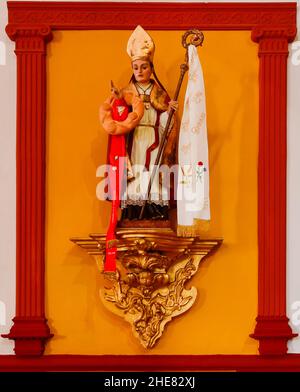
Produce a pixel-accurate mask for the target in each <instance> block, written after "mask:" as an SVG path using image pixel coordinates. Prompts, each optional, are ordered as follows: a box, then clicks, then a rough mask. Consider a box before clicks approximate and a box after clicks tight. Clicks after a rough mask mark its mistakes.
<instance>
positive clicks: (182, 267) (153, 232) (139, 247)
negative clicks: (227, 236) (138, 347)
mask: <svg viewBox="0 0 300 392" xmlns="http://www.w3.org/2000/svg"><path fill="white" fill-rule="evenodd" d="M116 237H117V239H116V246H117V271H116V273H105V274H104V276H105V279H106V282H107V286H108V287H103V288H102V289H101V290H100V297H101V300H102V302H103V304H104V305H105V307H106V308H107V309H109V310H110V311H111V312H113V313H115V314H117V315H118V316H121V317H123V318H124V319H125V320H126V321H128V322H129V323H130V324H131V326H132V330H133V333H134V335H135V336H136V337H137V338H138V339H139V340H140V342H141V344H142V345H143V346H144V347H145V348H152V347H153V346H154V345H155V343H156V342H157V341H158V339H159V338H160V337H161V335H162V333H163V331H164V328H165V325H166V324H167V323H168V322H169V321H171V320H172V318H173V317H176V316H178V315H180V314H183V313H185V312H186V311H187V310H188V309H190V308H191V306H192V305H193V303H194V302H195V299H196V297H197V289H196V288H195V287H191V288H190V289H186V288H185V283H186V282H187V281H188V280H190V279H191V277H192V276H193V275H194V274H195V273H196V272H197V270H198V268H199V265H200V262H201V261H202V260H203V259H204V258H205V257H206V256H208V255H210V254H211V253H212V252H213V251H215V250H216V249H217V248H218V247H219V246H220V245H221V243H222V239H201V238H199V237H196V238H191V237H177V236H176V234H175V233H174V232H173V231H172V230H171V229H170V228H119V229H118V230H117V232H116ZM105 240H106V234H90V236H89V237H88V238H71V241H73V242H74V243H75V244H77V245H79V246H80V247H81V248H83V249H85V250H86V251H87V252H88V254H90V255H92V256H94V257H95V259H96V262H97V264H98V266H99V269H100V270H101V271H103V260H104V256H105Z"/></svg>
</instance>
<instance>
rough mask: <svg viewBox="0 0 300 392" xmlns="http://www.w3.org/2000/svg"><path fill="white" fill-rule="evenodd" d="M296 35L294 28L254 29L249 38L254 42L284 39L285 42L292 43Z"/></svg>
mask: <svg viewBox="0 0 300 392" xmlns="http://www.w3.org/2000/svg"><path fill="white" fill-rule="evenodd" d="M296 34H297V30H296V28H292V27H291V28H287V27H282V28H281V27H278V28H272V29H270V28H269V27H255V28H254V29H253V30H252V32H251V38H252V41H254V42H258V43H259V42H260V41H261V40H263V39H273V40H276V39H284V40H286V41H287V42H293V41H294V39H295V37H296Z"/></svg>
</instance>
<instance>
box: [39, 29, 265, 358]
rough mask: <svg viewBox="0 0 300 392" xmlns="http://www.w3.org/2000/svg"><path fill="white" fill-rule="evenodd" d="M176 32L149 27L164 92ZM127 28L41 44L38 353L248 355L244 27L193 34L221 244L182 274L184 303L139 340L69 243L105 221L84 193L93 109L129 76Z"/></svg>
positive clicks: (99, 152)
mask: <svg viewBox="0 0 300 392" xmlns="http://www.w3.org/2000/svg"><path fill="white" fill-rule="evenodd" d="M182 33H183V32H178V31H172V32H158V31H153V32H151V36H152V37H153V39H154V40H155V42H156V53H155V60H154V63H155V68H156V72H157V74H158V75H159V78H160V80H161V81H162V83H163V84H164V85H165V86H166V88H167V89H168V91H169V93H170V95H171V96H172V94H173V93H174V90H175V87H176V84H177V79H178V75H179V65H180V63H181V62H182V60H183V57H184V51H183V48H182V47H181V44H180V42H181V35H182ZM129 35H130V32H129V31H72V32H71V31H64V32H60V31H58V32H55V33H54V40H53V41H52V42H51V43H50V44H49V56H48V57H47V61H48V104H47V105H48V109H47V145H48V147H47V218H46V233H47V234H46V263H47V267H46V292H47V298H46V303H47V317H48V319H49V323H50V327H51V329H52V332H54V334H55V337H54V338H53V339H51V341H50V342H49V344H48V345H47V349H46V353H47V354H62V353H66V354H71V353H72V354H148V353H149V354H255V353H256V352H257V343H256V341H254V340H252V339H251V338H249V336H248V335H249V334H250V333H251V332H252V331H253V329H254V324H255V322H254V320H255V317H256V309H257V207H256V206H257V153H258V59H257V47H256V45H255V44H254V43H252V42H251V39H250V33H249V32H221V31H220V32H205V41H204V44H203V48H201V49H199V53H200V55H201V61H202V66H203V71H204V76H205V82H206V94H207V119H208V132H209V154H210V170H211V171H210V175H211V210H212V220H211V225H210V229H209V232H208V233H205V236H212V237H213V236H215V237H223V238H224V244H223V246H222V247H221V249H219V251H218V252H217V253H216V254H215V255H214V256H213V257H211V258H209V259H207V260H206V261H205V262H204V263H203V264H202V266H201V267H200V270H199V271H198V273H197V275H196V276H195V277H194V278H193V280H192V284H193V285H194V286H196V287H197V288H198V298H197V300H196V303H195V304H194V306H193V308H192V309H191V310H189V311H188V312H187V313H185V314H184V315H182V316H180V317H178V318H176V319H175V320H173V321H172V322H171V323H170V324H168V326H167V328H166V331H165V333H164V335H163V337H162V338H161V340H160V342H159V343H158V345H157V347H155V348H154V349H152V350H150V351H147V350H145V349H143V348H142V346H141V345H140V343H139V342H138V341H137V340H136V339H135V338H134V337H133V335H132V333H131V327H130V326H129V324H127V323H125V322H124V321H123V320H122V319H119V318H118V317H117V316H114V315H113V314H110V313H109V312H108V311H107V310H106V309H105V308H104V306H103V305H102V304H101V302H100V299H99V295H98V291H99V288H100V277H99V272H98V270H97V267H96V265H95V262H94V260H93V258H92V257H91V256H88V255H86V253H85V252H84V251H83V250H81V249H80V248H78V247H77V246H75V245H73V244H72V243H71V242H70V241H69V238H70V237H74V236H87V235H88V234H89V233H92V232H103V231H105V228H106V227H107V223H108V218H109V209H110V204H109V203H108V202H104V201H99V200H97V199H96V195H95V190H96V185H97V183H98V182H99V178H96V175H95V174H96V168H97V167H98V166H99V165H100V164H103V163H105V160H106V144H107V136H106V134H105V133H104V131H103V130H102V129H101V128H100V126H99V122H98V107H99V104H100V103H101V102H102V101H103V100H104V99H105V98H106V96H107V95H108V93H109V86H110V80H111V79H113V81H114V82H115V84H116V85H117V86H123V85H125V84H126V83H127V81H128V80H129V78H130V75H131V72H130V62H129V58H128V56H127V54H126V44H127V39H128V37H129ZM170 48H172V50H170ZM184 87H185V86H184ZM183 91H184V90H182V94H181V99H180V103H181V108H182V101H183V98H184V94H183Z"/></svg>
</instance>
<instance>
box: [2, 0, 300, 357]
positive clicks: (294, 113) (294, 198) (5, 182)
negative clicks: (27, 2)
mask: <svg viewBox="0 0 300 392" xmlns="http://www.w3.org/2000/svg"><path fill="white" fill-rule="evenodd" d="M19 1H22V0H19ZM73 1H74V0H73ZM150 1H154V2H156V1H157V2H158V1H161V2H162V1H164V0H150ZM214 1H216V0H214ZM233 1H234V2H245V1H242V0H231V2H233ZM165 2H170V0H169V1H165ZM173 2H184V1H173ZM186 2H187V1H186ZM189 2H198V1H192V0H190V1H189ZM199 2H200V1H199ZM206 2H207V3H209V2H212V1H211V0H207V1H206ZM219 2H220V3H223V2H225V1H221V0H220V1H219ZM260 2H271V0H265V1H260ZM273 2H282V3H283V2H289V0H281V1H275V0H273ZM299 21H300V14H299V9H298V29H299V30H300V23H299ZM6 23H7V7H6V3H5V2H4V1H1V2H0V41H2V42H3V43H4V47H5V52H6V56H5V57H6V59H5V64H4V65H1V64H2V63H3V62H4V57H3V56H2V57H1V54H0V184H1V192H0V222H1V225H0V271H1V273H0V333H4V332H8V331H9V329H10V326H11V319H12V317H13V316H14V309H15V215H16V211H15V190H16V187H15V174H16V172H15V138H16V136H15V128H16V126H15V99H16V79H15V75H16V65H15V55H14V52H13V50H14V43H12V42H11V41H10V40H9V39H8V38H7V36H6V34H5V32H4V27H5V25H6ZM294 46H295V48H294V49H293V48H291V55H292V54H293V56H290V59H289V68H288V78H289V80H288V184H287V191H288V221H287V225H288V226H287V234H288V238H287V245H288V249H287V260H288V271H287V287H288V293H287V311H288V315H289V317H290V318H291V322H292V324H293V329H294V331H295V332H298V333H299V334H300V284H299V281H300V234H298V230H297V229H298V227H300V180H299V179H300V174H299V173H300V110H299V107H298V106H299V105H298V102H299V100H300V88H299V86H300V51H299V55H298V54H297V48H298V49H300V42H299V46H297V44H294ZM2 48H3V44H1V43H0V53H1V49H2ZM292 59H293V61H292ZM298 63H299V64H298ZM3 309H5V312H3ZM12 348H13V345H12V343H11V342H10V341H8V340H7V339H5V340H4V339H2V338H0V354H7V353H13V351H12ZM289 352H298V353H300V338H297V339H294V340H293V341H292V342H291V343H290V344H289Z"/></svg>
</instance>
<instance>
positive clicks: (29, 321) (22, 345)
mask: <svg viewBox="0 0 300 392" xmlns="http://www.w3.org/2000/svg"><path fill="white" fill-rule="evenodd" d="M13 322H14V325H13V326H12V327H11V330H10V332H9V333H8V334H3V335H1V336H2V337H3V338H7V339H12V340H14V341H15V348H14V351H15V354H16V355H17V356H31V357H37V356H41V355H43V353H44V349H45V343H46V340H47V339H50V338H52V336H53V334H51V333H50V329H49V327H48V325H47V319H45V318H42V317H15V318H13Z"/></svg>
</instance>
